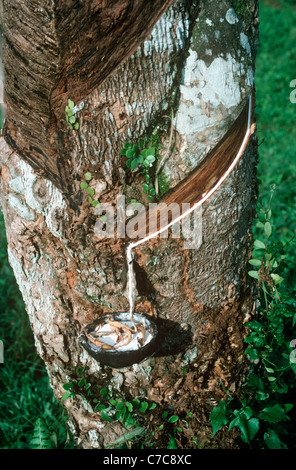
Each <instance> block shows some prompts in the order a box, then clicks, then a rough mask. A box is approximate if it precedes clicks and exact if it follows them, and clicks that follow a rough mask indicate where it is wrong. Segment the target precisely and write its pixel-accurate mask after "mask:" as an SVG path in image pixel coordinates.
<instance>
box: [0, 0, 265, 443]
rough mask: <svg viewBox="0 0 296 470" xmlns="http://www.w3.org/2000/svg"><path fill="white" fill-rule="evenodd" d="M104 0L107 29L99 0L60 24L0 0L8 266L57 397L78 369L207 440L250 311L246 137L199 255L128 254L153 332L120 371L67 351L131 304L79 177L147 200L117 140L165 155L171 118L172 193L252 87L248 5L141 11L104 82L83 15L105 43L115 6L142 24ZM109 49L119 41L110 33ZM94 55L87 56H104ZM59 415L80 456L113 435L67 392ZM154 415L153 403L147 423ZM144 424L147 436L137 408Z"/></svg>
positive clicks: (182, 5) (145, 249) (46, 8)
mask: <svg viewBox="0 0 296 470" xmlns="http://www.w3.org/2000/svg"><path fill="white" fill-rule="evenodd" d="M100 3H101V5H100ZM114 3H116V5H117V6H116V8H117V7H118V9H116V12H117V13H118V16H116V15H115V20H114V19H112V15H111V13H110V12H108V14H107V15H105V17H104V9H105V11H106V7H105V6H104V2H91V1H89V2H86V5H87V6H88V7H89V8H90V9H91V13H92V15H89V16H88V15H87V12H88V13H89V11H88V10H86V12H85V11H84V10H83V8H84V7H80V6H78V7H77V10H76V11H73V12H72V13H73V15H72V16H70V17H69V16H67V15H68V14H69V11H70V10H69V11H68V10H67V11H59V9H58V7H56V6H55V2H47V1H46V0H42V1H41V2H39V4H38V8H37V7H36V6H34V5H33V4H34V2H31V1H30V0H27V1H26V2H21V1H20V0H10V1H9V2H8V1H7V0H4V1H3V5H4V14H3V15H4V17H3V41H4V51H3V53H4V65H5V72H6V96H7V105H8V117H7V120H6V122H5V128H4V131H3V137H2V138H1V152H0V158H1V205H2V210H3V213H4V216H5V223H6V230H7V238H8V255H9V262H10V264H11V266H12V268H13V270H14V273H15V276H16V279H17V282H18V285H19V287H20V290H21V292H22V295H23V298H24V301H25V304H26V308H27V311H28V315H29V317H30V321H31V325H32V329H33V332H34V336H35V341H36V347H37V351H38V353H39V354H40V356H41V357H42V358H43V360H44V361H45V364H46V367H47V370H48V374H49V377H50V382H51V385H52V388H53V390H54V393H55V395H56V396H57V398H58V399H61V397H62V394H63V393H64V389H63V384H64V383H66V382H69V381H71V378H73V377H74V376H75V374H74V371H75V369H76V368H77V367H78V366H81V365H86V378H87V380H88V381H89V382H90V383H91V384H92V390H93V391H94V393H97V394H98V395H99V390H100V389H102V387H106V386H111V387H112V388H113V389H114V390H117V392H118V393H119V394H121V395H122V396H126V397H128V398H130V397H145V399H148V400H151V401H153V402H156V403H158V404H159V405H161V406H159V407H158V410H163V409H167V410H170V411H173V412H174V413H175V414H179V415H180V413H182V412H188V411H192V412H194V417H195V419H194V424H192V430H193V432H194V433H195V435H196V437H197V439H198V441H199V442H200V443H201V444H202V443H203V444H202V445H204V446H205V447H207V446H208V447H209V446H211V445H218V446H219V443H218V444H213V443H210V442H209V437H210V435H211V430H210V426H209V411H210V410H211V409H212V407H213V405H214V404H215V401H216V400H219V399H221V398H222V397H223V396H224V391H223V389H222V388H221V384H220V381H222V383H223V385H224V387H225V388H226V389H227V390H229V391H230V392H231V393H235V392H237V390H238V389H239V386H240V384H241V382H242V380H243V378H244V377H245V374H246V371H247V364H246V360H245V356H244V345H243V338H244V334H245V331H244V322H245V321H246V319H247V318H248V317H249V315H251V314H252V310H253V297H252V286H251V285H250V280H249V279H247V275H246V265H247V260H248V258H249V254H250V249H251V238H252V234H251V227H252V219H253V217H254V211H255V202H256V201H255V199H256V174H255V167H256V159H257V144H256V137H254V136H252V137H251V139H250V141H249V144H248V147H247V149H246V151H245V153H244V156H243V158H242V159H241V160H240V162H239V164H238V165H237V166H236V168H235V169H234V171H233V172H232V173H231V175H230V176H229V177H228V178H227V180H226V181H225V182H224V184H223V185H222V186H221V187H220V189H219V190H217V191H216V192H215V193H214V195H213V196H212V197H211V198H210V199H209V200H208V201H207V202H206V203H204V204H203V207H202V244H201V246H200V247H199V249H193V250H186V249H184V243H183V241H182V239H168V240H164V239H159V238H158V239H155V240H151V241H149V242H147V243H145V244H143V245H141V246H139V247H138V248H137V249H136V250H135V253H136V256H135V273H136V280H137V301H136V311H137V312H139V313H144V314H147V315H152V316H153V318H154V319H155V320H156V322H157V323H158V326H159V331H160V339H159V342H160V348H159V350H158V352H157V354H156V355H155V356H154V357H151V358H148V359H147V360H145V361H144V362H142V363H140V364H135V365H133V366H131V367H128V368H124V369H111V368H109V367H105V366H103V365H101V364H99V363H97V362H96V361H95V360H94V359H92V358H91V357H90V356H89V355H88V354H87V353H86V351H85V350H84V349H83V348H82V347H81V345H80V344H79V342H78V337H79V335H80V333H81V331H82V329H83V328H84V327H85V326H86V325H87V324H88V323H90V322H91V321H93V320H94V319H95V318H98V317H99V316H100V315H102V314H103V313H106V312H112V311H115V312H125V311H128V308H129V304H128V291H127V266H126V246H127V240H126V239H120V238H118V239H116V238H115V239H105V240H101V239H98V238H96V236H95V233H94V225H95V222H96V216H95V210H94V208H93V207H92V206H91V205H90V204H89V202H88V197H87V195H86V194H85V192H83V191H81V190H80V183H81V181H82V180H83V176H84V174H85V173H86V172H90V173H91V174H92V175H93V179H92V182H91V186H92V187H93V188H94V190H95V197H96V198H98V199H99V200H100V201H101V202H102V201H104V202H115V201H116V197H117V196H118V195H120V194H125V195H126V198H127V200H130V199H133V198H134V199H137V200H138V201H140V202H142V203H144V204H147V197H146V195H145V194H144V193H143V191H142V186H141V182H140V181H139V178H137V177H133V178H130V177H129V176H128V174H127V173H126V172H125V157H121V156H120V149H121V148H122V147H123V145H124V143H125V142H126V141H129V142H133V143H135V142H137V140H138V139H139V138H141V137H145V136H151V135H154V136H155V135H157V136H159V137H160V141H161V148H160V156H162V155H164V154H165V153H166V150H167V147H168V144H169V135H170V128H171V116H172V112H173V115H174V120H173V124H174V140H173V144H174V145H173V147H172V149H173V150H172V151H171V154H170V156H169V159H168V160H167V163H166V164H165V165H164V169H163V172H162V178H163V179H165V180H166V181H168V182H169V184H170V189H173V188H174V187H175V186H176V185H177V184H178V182H180V181H182V180H183V179H184V178H185V177H186V176H187V175H189V173H190V172H191V171H192V170H193V169H194V168H196V167H197V165H198V164H199V163H200V162H201V161H202V160H203V159H204V157H205V156H206V154H207V153H208V151H209V150H210V149H212V148H213V147H214V146H215V145H216V144H217V143H218V142H219V141H220V140H221V138H222V137H223V135H224V134H225V133H226V131H227V130H228V129H229V127H230V126H231V124H232V123H233V122H234V121H235V119H236V118H237V117H238V116H239V114H240V112H241V111H242V109H243V107H244V106H245V105H246V102H247V100H248V96H249V94H250V93H251V91H252V88H253V85H254V60H255V52H256V41H257V25H258V17H257V2H255V1H253V0H248V1H246V2H243V3H242V2H230V1H225V2H219V1H207V0H205V1H201V2H195V1H182V2H181V1H176V2H173V3H172V4H171V6H169V7H168V5H169V3H170V2H167V4H166V3H164V2H162V6H158V3H160V4H161V2H156V3H155V4H154V7H153V6H152V3H154V2H151V5H150V3H149V2H146V3H147V5H148V6H149V5H150V10H151V11H149V15H150V16H149V18H150V20H151V21H150V22H148V24H147V26H149V28H150V29H149V28H148V30H147V31H145V30H144V29H143V26H141V25H142V18H139V20H137V16H135V17H133V19H134V23H133V32H132V34H131V35H130V36H129V37H127V41H128V44H129V46H128V47H127V49H126V50H125V51H121V53H120V54H119V53H118V54H116V53H115V54H114V55H110V56H108V57H107V59H108V61H109V62H108V64H109V65H108V66H106V67H105V68H103V72H102V75H101V76H100V75H98V76H95V75H93V76H92V74H91V67H92V66H93V67H96V68H95V70H97V66H98V65H97V63H95V66H94V65H93V64H92V63H89V62H87V60H88V58H89V57H91V58H93V57H94V54H95V52H92V53H87V51H88V49H87V41H86V37H87V34H88V31H89V35H90V37H89V40H91V39H92V34H94V32H93V31H92V29H91V28H92V26H91V24H92V21H94V19H96V18H99V16H98V15H101V17H100V21H103V20H102V15H103V17H104V21H105V22H107V20H108V21H109V23H110V28H111V29H108V28H107V26H106V28H105V30H106V36H108V35H109V36H110V34H111V35H112V34H114V37H116V34H117V33H118V31H117V30H116V29H115V30H114V31H113V30H112V24H111V23H112V21H113V24H115V26H116V24H120V25H121V27H122V28H123V29H122V31H125V29H124V28H125V27H126V28H127V27H128V26H129V25H130V16H129V15H128V12H130V15H131V16H132V14H138V15H140V13H139V12H138V11H137V10H135V12H134V13H133V10H129V9H128V8H130V5H129V4H131V5H132V4H133V2H127V1H126V2H123V1H122V2H114ZM136 3H137V2H135V4H136ZM70 4H71V2H70V3H69V9H70V6H71V5H70ZM163 5H166V6H165V7H166V11H165V12H164V7H163ZM99 6H100V8H99ZM72 7H73V5H72ZM122 8H123V9H124V8H125V9H127V10H124V12H125V13H124V12H123V10H122ZM157 8H158V9H157ZM72 9H73V8H72ZM12 10H13V11H14V13H13V14H12V13H11V12H12ZM71 11H72V10H71ZM144 14H145V15H148V10H147V11H146V12H144ZM96 15H97V16H96ZM121 15H123V16H124V15H125V16H124V18H125V19H124V20H122V22H121V18H122V16H121ZM81 18H84V20H83V32H82V37H83V40H82V42H81V51H79V41H77V35H79V27H78V26H79V24H78V23H79V21H80V22H81V21H82V20H81ZM87 18H88V19H87ZM126 18H129V20H127V19H126ZM159 18H160V19H159ZM66 20H67V21H68V20H69V22H68V23H67V21H66ZM157 20H158V21H157ZM65 21H66V23H67V25H66V26H67V27H65V28H64V30H63V28H62V26H61V25H64V26H65ZM98 21H99V20H98ZM124 21H126V26H124ZM137 21H138V24H139V27H138V28H137ZM156 21H157V22H156ZM155 22H156V24H155ZM100 24H101V23H100ZM104 24H105V23H104ZM106 24H107V23H106ZM153 25H154V27H153V29H152V30H151V28H152V26H153ZM70 30H71V31H73V44H74V45H73V50H72V49H71V47H70V45H71V44H70V45H69V39H68V43H67V41H66V42H65V41H63V39H64V38H63V34H65V37H69V31H70ZM116 31H117V32H116ZM122 31H121V33H120V34H121V35H120V34H119V38H121V39H122V34H123V33H122ZM109 36H108V37H109ZM96 40H98V38H96ZM119 42H120V41H119ZM70 43H71V41H70ZM133 44H134V46H133ZM110 47H111V46H110ZM112 47H113V48H115V49H116V47H117V48H118V47H119V46H118V40H117V42H116V43H115V46H114V45H113V46H112ZM112 50H113V49H112ZM105 52H106V54H108V50H106V51H103V52H102V51H99V52H97V54H98V55H99V54H103V55H102V56H101V59H102V57H103V56H104V53H105ZM69 54H70V55H71V54H73V61H72V62H71V60H70V58H71V57H70V56H69ZM79 54H80V55H79ZM83 54H86V56H83ZM87 54H88V55H87ZM83 59H85V63H86V65H85V66H84V65H83ZM69 64H70V65H69ZM73 64H74V65H73ZM110 64H111V65H110ZM71 67H72V68H71ZM79 67H80V69H79ZM83 67H84V71H85V74H86V75H84V74H83V73H82V69H83ZM73 73H74V75H75V73H76V75H75V76H76V80H72V78H71V77H72V75H73ZM96 73H97V72H96ZM85 77H86V78H85ZM83 79H84V80H85V83H84V86H83V87H82V88H83V89H81V90H80V89H79V90H78V87H77V82H79V80H80V81H81V82H79V83H82V81H83ZM61 84H62V85H61ZM68 98H70V99H72V100H73V101H74V102H75V104H76V105H79V108H80V110H79V111H78V112H77V114H76V118H77V122H78V123H79V129H78V130H71V129H70V128H69V125H68V123H67V122H66V120H65V118H64V116H63V111H64V106H65V104H66V103H67V99H68ZM81 100H82V101H81ZM65 406H66V407H67V409H68V412H69V425H70V428H71V430H72V432H73V433H74V435H75V437H76V439H77V441H78V443H80V445H81V446H82V447H84V448H91V447H97V448H103V447H106V445H109V444H110V443H112V442H113V441H114V440H115V439H116V437H118V436H119V435H121V434H122V429H121V428H120V427H118V425H115V424H114V423H106V422H102V420H101V417H100V413H94V412H93V410H92V408H91V406H90V404H89V403H87V402H86V400H85V398H84V397H83V396H82V395H80V394H77V395H76V396H75V398H74V399H68V400H67V401H66V402H65ZM158 413H159V414H158ZM159 416H160V411H157V409H156V410H155V411H154V418H153V419H154V421H155V422H157V419H158V417H159ZM141 419H142V421H143V422H145V425H146V426H147V427H148V428H149V427H150V428H151V427H152V424H151V422H150V414H149V415H147V416H146V415H144V416H142V418H141ZM183 445H184V446H186V445H188V446H190V445H192V442H191V443H190V442H189V440H188V442H187V444H184V443H183ZM222 445H223V446H231V445H232V444H231V442H229V443H227V442H223V444H222Z"/></svg>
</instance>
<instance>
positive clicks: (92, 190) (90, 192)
mask: <svg viewBox="0 0 296 470" xmlns="http://www.w3.org/2000/svg"><path fill="white" fill-rule="evenodd" d="M87 192H88V194H89V195H90V196H94V194H95V190H94V189H93V188H87Z"/></svg>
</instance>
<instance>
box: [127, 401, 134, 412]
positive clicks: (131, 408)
mask: <svg viewBox="0 0 296 470" xmlns="http://www.w3.org/2000/svg"><path fill="white" fill-rule="evenodd" d="M125 406H126V407H127V409H128V411H129V412H130V413H131V412H132V411H133V409H134V407H133V404H132V403H130V402H129V401H126V402H125Z"/></svg>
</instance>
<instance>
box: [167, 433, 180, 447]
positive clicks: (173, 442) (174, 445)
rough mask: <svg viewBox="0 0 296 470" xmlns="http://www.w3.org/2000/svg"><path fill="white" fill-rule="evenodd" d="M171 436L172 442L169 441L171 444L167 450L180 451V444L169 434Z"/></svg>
mask: <svg viewBox="0 0 296 470" xmlns="http://www.w3.org/2000/svg"><path fill="white" fill-rule="evenodd" d="M169 436H170V440H169V443H168V445H167V449H178V444H177V441H176V439H175V438H174V437H173V436H171V435H170V434H169Z"/></svg>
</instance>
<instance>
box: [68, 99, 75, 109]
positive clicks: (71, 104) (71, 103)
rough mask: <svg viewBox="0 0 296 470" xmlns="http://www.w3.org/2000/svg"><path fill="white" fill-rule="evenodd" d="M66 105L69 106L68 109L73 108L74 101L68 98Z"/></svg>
mask: <svg viewBox="0 0 296 470" xmlns="http://www.w3.org/2000/svg"><path fill="white" fill-rule="evenodd" d="M68 106H69V108H70V109H73V108H74V106H75V104H74V101H72V100H70V99H68Z"/></svg>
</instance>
